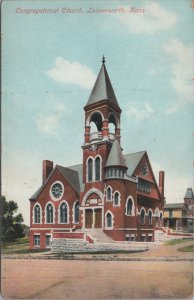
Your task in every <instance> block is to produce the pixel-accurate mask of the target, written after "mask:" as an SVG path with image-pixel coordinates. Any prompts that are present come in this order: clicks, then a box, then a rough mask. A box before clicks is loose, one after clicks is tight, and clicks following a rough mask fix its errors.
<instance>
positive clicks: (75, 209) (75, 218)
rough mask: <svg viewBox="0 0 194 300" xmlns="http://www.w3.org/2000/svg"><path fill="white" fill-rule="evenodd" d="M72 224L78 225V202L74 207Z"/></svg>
mask: <svg viewBox="0 0 194 300" xmlns="http://www.w3.org/2000/svg"><path fill="white" fill-rule="evenodd" d="M74 223H79V202H78V201H77V202H76V203H75V205H74Z"/></svg>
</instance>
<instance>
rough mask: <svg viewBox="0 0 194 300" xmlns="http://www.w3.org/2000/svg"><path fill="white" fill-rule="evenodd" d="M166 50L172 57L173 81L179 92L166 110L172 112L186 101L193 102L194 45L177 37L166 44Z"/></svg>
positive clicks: (171, 70) (175, 88)
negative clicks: (185, 42)
mask: <svg viewBox="0 0 194 300" xmlns="http://www.w3.org/2000/svg"><path fill="white" fill-rule="evenodd" d="M164 51H165V52H166V53H167V54H168V55H169V56H170V58H171V59H172V64H171V66H170V72H171V75H172V79H171V83H172V86H173V88H174V90H175V91H176V94H177V102H176V103H175V104H173V106H172V107H170V108H169V109H168V110H167V111H166V112H167V113H172V112H174V111H176V110H177V109H179V108H180V107H182V105H184V104H185V103H189V102H193V93H194V89H193V81H192V78H193V69H194V65H193V64H194V45H190V46H186V45H185V44H184V43H182V42H181V41H179V40H177V39H172V40H171V41H170V42H169V43H168V44H166V45H164Z"/></svg>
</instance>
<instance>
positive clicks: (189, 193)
mask: <svg viewBox="0 0 194 300" xmlns="http://www.w3.org/2000/svg"><path fill="white" fill-rule="evenodd" d="M184 199H194V194H193V190H192V188H188V189H187V190H186V193H185V197H184Z"/></svg>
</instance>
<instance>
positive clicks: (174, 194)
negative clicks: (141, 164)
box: [152, 161, 192, 203]
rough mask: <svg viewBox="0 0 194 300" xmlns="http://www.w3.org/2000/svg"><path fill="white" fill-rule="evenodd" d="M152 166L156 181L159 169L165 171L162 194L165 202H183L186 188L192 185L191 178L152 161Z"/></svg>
mask: <svg viewBox="0 0 194 300" xmlns="http://www.w3.org/2000/svg"><path fill="white" fill-rule="evenodd" d="M152 168H153V171H154V175H155V177H156V181H157V182H158V177H159V171H161V170H163V171H164V172H165V180H164V195H165V197H166V202H167V203H176V202H183V198H184V195H185V192H186V189H187V188H188V187H190V186H192V179H191V178H187V177H186V176H185V177H183V176H181V175H179V172H176V170H175V169H174V170H172V169H170V168H168V167H167V168H166V167H161V166H160V165H159V164H158V163H155V162H153V161H152Z"/></svg>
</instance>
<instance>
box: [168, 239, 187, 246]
mask: <svg viewBox="0 0 194 300" xmlns="http://www.w3.org/2000/svg"><path fill="white" fill-rule="evenodd" d="M189 241H192V239H177V240H176V239H175V240H169V241H166V242H164V245H165V246H173V245H176V244H180V243H185V242H189Z"/></svg>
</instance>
